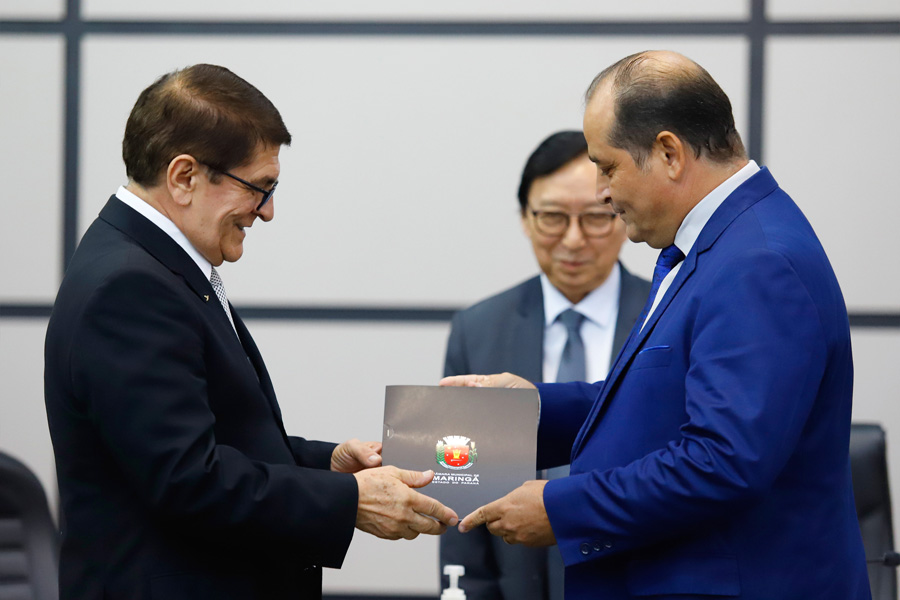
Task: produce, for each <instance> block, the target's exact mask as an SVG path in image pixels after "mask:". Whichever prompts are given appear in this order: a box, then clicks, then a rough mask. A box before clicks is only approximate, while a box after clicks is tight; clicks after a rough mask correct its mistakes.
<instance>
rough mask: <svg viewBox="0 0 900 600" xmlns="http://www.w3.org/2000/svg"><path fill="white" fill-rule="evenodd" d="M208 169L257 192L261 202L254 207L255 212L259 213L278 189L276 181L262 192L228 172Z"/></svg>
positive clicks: (260, 189) (256, 186)
mask: <svg viewBox="0 0 900 600" xmlns="http://www.w3.org/2000/svg"><path fill="white" fill-rule="evenodd" d="M210 169H212V170H213V171H215V172H216V173H221V174H222V175H225V176H226V177H231V178H232V179H234V180H235V181H237V182H239V183H242V184H244V185H245V186H247V187H248V188H250V189H251V190H253V191H254V192H259V193H260V194H262V201H261V202H260V203H259V204H257V205H256V211H257V212H259V211H260V210H262V207H263V206H265V205H266V203H267V202H268V201H269V200H271V199H272V195H273V194H275V188H277V187H278V182H277V181H276V182H275V183H274V184H272V188H271V189H268V190H264V189H263V188H261V187H259V186H258V185H253V184H252V183H250V182H249V181H247V180H245V179H241V178H240V177H238V176H237V175H232V174H231V173H229V172H228V171H220V170H219V169H216V168H214V167H210Z"/></svg>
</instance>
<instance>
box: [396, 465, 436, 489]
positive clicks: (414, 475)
mask: <svg viewBox="0 0 900 600" xmlns="http://www.w3.org/2000/svg"><path fill="white" fill-rule="evenodd" d="M397 479H399V480H400V481H402V482H403V483H405V484H406V485H408V486H409V487H411V488H420V487H425V486H426V485H428V484H429V483H431V480H432V479H434V471H431V470H428V471H408V470H406V469H397Z"/></svg>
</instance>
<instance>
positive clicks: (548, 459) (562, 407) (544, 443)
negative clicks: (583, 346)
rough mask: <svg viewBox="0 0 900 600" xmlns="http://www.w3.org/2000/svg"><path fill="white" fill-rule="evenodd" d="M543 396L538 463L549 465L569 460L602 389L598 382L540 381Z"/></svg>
mask: <svg viewBox="0 0 900 600" xmlns="http://www.w3.org/2000/svg"><path fill="white" fill-rule="evenodd" d="M535 385H536V386H537V389H538V394H540V398H541V420H540V422H539V423H538V439H537V467H538V469H549V468H552V467H558V466H560V465H567V464H569V458H570V456H571V454H572V445H573V444H574V443H575V437H576V436H577V435H578V431H579V430H580V429H581V426H582V424H584V420H585V419H586V418H587V415H588V413H589V412H590V410H591V406H593V404H594V399H595V398H596V397H597V394H599V393H600V389H601V387H602V386H603V382H602V381H601V382H598V383H584V382H580V381H579V382H572V383H537V384H535Z"/></svg>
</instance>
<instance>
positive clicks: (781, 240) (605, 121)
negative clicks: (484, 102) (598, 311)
mask: <svg viewBox="0 0 900 600" xmlns="http://www.w3.org/2000/svg"><path fill="white" fill-rule="evenodd" d="M584 129H585V137H586V138H587V141H588V148H589V154H590V157H591V160H592V161H594V163H596V165H597V170H598V178H597V191H598V194H599V197H600V198H601V199H602V200H603V201H605V202H607V203H608V204H609V205H610V206H611V207H612V208H613V210H615V211H616V212H617V213H618V214H619V215H620V216H621V217H622V219H623V220H624V221H625V224H626V228H627V233H628V236H629V238H631V239H632V240H634V241H644V242H647V243H648V244H649V245H650V246H652V247H654V248H660V249H662V252H661V253H660V260H659V261H658V263H657V271H656V272H655V273H654V284H653V288H652V289H651V294H650V297H651V301H648V306H647V307H646V308H645V315H643V316H642V318H641V319H639V324H638V325H636V326H635V329H634V330H633V331H632V335H631V338H630V339H629V341H628V342H627V343H626V345H625V347H624V349H623V350H622V352H621V353H620V354H619V356H618V358H617V359H616V361H615V363H614V365H613V368H612V370H611V372H610V374H609V376H608V377H607V378H606V380H605V381H603V382H599V383H596V384H588V383H569V384H539V385H538V386H537V387H538V389H539V391H540V395H541V420H540V427H539V431H538V444H539V453H538V454H539V455H538V460H539V463H542V464H543V466H550V465H554V464H559V463H563V462H566V461H567V460H569V459H570V457H571V464H572V468H571V475H570V476H569V477H566V478H563V479H558V480H552V481H549V482H547V481H531V482H526V483H525V484H524V485H523V486H522V487H520V488H518V489H516V490H514V491H513V492H511V493H510V494H509V495H507V496H505V497H504V498H501V499H500V500H497V501H495V502H493V503H491V504H488V505H486V506H483V507H481V508H479V509H478V510H476V511H475V512H473V513H472V514H471V515H469V516H467V517H466V518H465V519H464V520H463V521H462V522H461V523H460V526H459V529H460V531H463V532H465V531H468V530H470V529H472V528H473V527H476V526H478V525H480V524H485V523H486V524H487V527H488V529H489V530H490V531H491V532H492V533H494V534H496V535H499V536H501V537H502V538H503V539H504V540H505V541H507V542H509V543H523V544H526V545H537V546H543V545H552V544H558V546H559V548H560V551H561V553H562V556H563V559H564V561H565V564H566V594H567V596H568V597H570V598H612V599H615V598H630V597H635V596H638V597H654V598H679V599H680V600H687V599H692V598H693V599H697V600H699V599H705V600H708V599H709V598H741V599H745V600H778V599H783V600H796V599H800V598H804V599H805V598H816V599H817V600H823V599H824V600H856V599H863V598H869V597H870V592H869V585H868V580H867V576H866V565H865V557H864V554H863V547H862V541H861V539H860V534H859V526H858V524H857V520H856V514H855V511H854V503H853V493H852V489H851V484H850V466H849V458H848V441H849V432H850V409H851V395H852V384H853V366H852V359H851V352H850V332H849V325H848V321H847V313H846V308H845V306H844V301H843V297H842V295H841V291H840V288H839V286H838V283H837V280H836V279H835V276H834V273H833V271H832V269H831V266H830V264H829V262H828V259H827V257H826V256H825V252H824V250H823V249H822V246H821V244H820V243H819V241H818V239H817V238H816V235H815V233H814V232H813V230H812V228H811V227H810V225H809V223H808V222H807V220H806V219H805V217H804V216H803V214H802V213H801V212H800V210H799V209H798V207H797V206H796V205H795V204H794V202H793V201H792V200H791V199H790V197H789V196H788V195H787V194H786V193H785V192H783V191H782V190H781V189H780V188H779V187H778V184H777V183H776V182H775V180H774V179H773V177H772V175H771V174H770V173H769V171H768V170H767V169H760V168H759V167H758V166H757V165H756V163H754V162H753V161H748V160H747V157H746V154H745V151H744V148H743V145H742V143H741V140H740V137H739V135H738V133H737V131H736V130H735V128H734V120H733V117H732V114H731V104H730V102H729V101H728V98H727V96H726V95H725V94H724V92H722V90H721V89H720V88H719V86H718V85H717V84H716V83H715V81H714V80H713V79H712V77H710V75H709V74H708V73H707V72H706V71H705V70H704V69H703V68H702V67H700V66H699V65H697V64H696V63H694V62H692V61H690V60H689V59H687V58H685V57H683V56H681V55H678V54H674V53H670V52H643V53H640V54H636V55H632V56H629V57H627V58H624V59H622V60H621V61H619V62H617V63H615V64H614V65H612V66H610V67H609V68H607V69H606V70H604V71H603V72H601V73H600V74H599V75H598V76H597V77H596V78H595V80H594V82H593V83H592V84H591V86H590V88H589V89H588V92H587V108H586V110H585V116H584ZM444 383H445V384H446V385H450V384H456V385H488V386H505V387H518V386H527V385H531V384H529V383H528V382H526V381H524V380H522V379H520V378H517V377H514V376H512V375H510V374H502V375H489V376H467V377H460V378H457V379H451V380H445V382H444ZM569 448H571V453H570V452H569ZM539 466H540V465H539Z"/></svg>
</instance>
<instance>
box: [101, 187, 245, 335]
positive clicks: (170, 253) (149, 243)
mask: <svg viewBox="0 0 900 600" xmlns="http://www.w3.org/2000/svg"><path fill="white" fill-rule="evenodd" d="M100 218H101V219H103V220H104V221H106V222H107V223H109V224H110V225H112V226H113V227H115V228H116V229H118V230H119V231H121V232H122V233H124V234H126V235H127V236H129V237H131V238H132V239H134V240H135V241H136V242H137V243H138V244H140V245H141V247H143V248H144V250H146V251H147V252H148V253H150V254H151V255H152V256H153V257H154V258H156V260H158V261H159V262H161V263H162V264H163V265H165V266H166V267H167V268H168V269H169V270H171V271H172V272H173V273H175V274H176V275H178V276H180V277H181V278H182V279H183V280H184V282H185V283H186V284H187V286H188V287H189V288H190V289H191V291H193V292H194V293H195V294H197V296H198V297H199V298H200V299H201V300H202V301H203V302H204V304H205V305H206V310H208V311H210V314H211V315H212V319H213V320H214V321H215V322H217V323H219V327H220V328H222V329H227V330H228V333H229V335H230V337H231V339H232V340H234V342H235V349H237V348H239V347H240V345H241V344H240V340H238V338H237V336H235V334H234V329H233V328H232V327H231V322H230V321H229V320H228V315H226V314H225V311H224V310H222V306H221V304H220V303H219V300H218V298H217V297H216V292H215V291H214V290H213V289H212V285H211V284H210V283H209V279H207V278H206V275H204V274H203V272H202V271H201V270H200V268H199V267H198V266H197V263H195V262H194V261H193V260H192V259H191V257H190V256H188V255H187V253H186V252H185V251H184V250H183V249H182V248H181V246H179V245H178V244H177V243H176V242H175V240H173V239H172V238H171V237H169V235H168V234H167V233H166V232H165V231H163V230H162V229H160V228H159V227H157V226H156V225H154V224H153V223H151V222H150V221H149V220H147V219H146V218H145V217H144V216H143V215H141V214H140V213H139V212H137V211H136V210H134V209H133V208H131V207H130V206H128V205H127V204H125V203H124V202H122V201H121V200H119V199H118V198H117V197H116V196H112V197H111V198H110V199H109V202H107V203H106V206H104V207H103V210H101V211H100ZM234 316H235V315H234V311H232V317H234ZM241 351H242V352H243V350H241Z"/></svg>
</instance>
